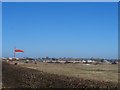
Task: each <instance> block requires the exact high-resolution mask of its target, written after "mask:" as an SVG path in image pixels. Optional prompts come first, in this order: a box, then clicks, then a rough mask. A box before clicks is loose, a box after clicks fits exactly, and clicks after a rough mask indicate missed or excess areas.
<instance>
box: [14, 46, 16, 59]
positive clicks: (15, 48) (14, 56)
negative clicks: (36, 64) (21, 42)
mask: <svg viewBox="0 0 120 90" xmlns="http://www.w3.org/2000/svg"><path fill="white" fill-rule="evenodd" d="M15 49H16V47H14V58H16V52H15Z"/></svg>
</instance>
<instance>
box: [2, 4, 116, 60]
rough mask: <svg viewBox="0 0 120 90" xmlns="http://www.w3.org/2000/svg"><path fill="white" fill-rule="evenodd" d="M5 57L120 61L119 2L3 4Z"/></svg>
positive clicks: (3, 51) (3, 48)
mask: <svg viewBox="0 0 120 90" xmlns="http://www.w3.org/2000/svg"><path fill="white" fill-rule="evenodd" d="M2 6H3V7H2V15H3V16H2V18H3V19H2V20H3V21H2V54H3V57H13V52H14V47H15V46H16V47H17V48H18V49H22V50H24V51H25V52H24V53H17V57H46V56H48V57H73V58H91V57H95V58H117V57H118V4H117V3H115V2H111V3H110V2H106V3H105V2H101V3H100V2H96V3H95V2H79V3H78V2H76V3H75V2H71V3H70V2H61V3H60V2H56V3H55V2H39V3H33V2H31V3H29V2H26V3H25V2H21V3H20V2H19V3H5V2H4V3H3V4H2Z"/></svg>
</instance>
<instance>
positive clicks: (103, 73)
mask: <svg viewBox="0 0 120 90" xmlns="http://www.w3.org/2000/svg"><path fill="white" fill-rule="evenodd" d="M18 65H20V66H22V67H27V68H32V69H36V70H40V71H43V72H47V73H51V74H58V75H65V76H69V77H77V78H83V79H90V80H98V81H111V82H115V83H117V82H118V65H117V64H113V65H112V64H111V65H110V64H103V65H92V64H89V65H86V64H72V63H69V64H58V63H42V62H38V63H37V64H34V63H19V64H18Z"/></svg>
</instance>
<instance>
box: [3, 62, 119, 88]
mask: <svg viewBox="0 0 120 90" xmlns="http://www.w3.org/2000/svg"><path fill="white" fill-rule="evenodd" d="M19 65H20V66H19ZM19 65H14V64H13V65H12V64H8V63H3V65H2V66H3V68H2V70H3V78H2V81H3V90H4V88H107V89H113V90H117V83H115V82H105V81H101V80H100V81H96V80H90V79H83V78H80V77H79V78H77V77H68V76H66V75H58V74H50V73H47V72H43V71H40V70H36V69H30V68H25V67H21V66H27V65H30V64H24V65H23V64H19ZM31 65H32V64H31ZM37 65H39V64H37ZM33 66H34V65H33ZM22 90H23V89H22Z"/></svg>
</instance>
